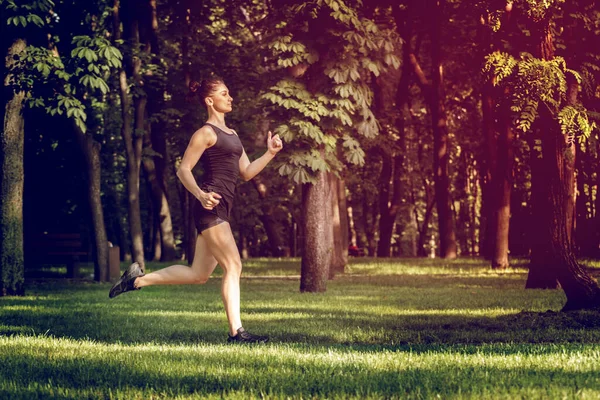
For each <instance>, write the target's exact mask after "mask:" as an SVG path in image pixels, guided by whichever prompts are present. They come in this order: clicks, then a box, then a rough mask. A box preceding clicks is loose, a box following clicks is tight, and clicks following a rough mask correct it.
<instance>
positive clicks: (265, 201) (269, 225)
mask: <svg viewBox="0 0 600 400" xmlns="http://www.w3.org/2000/svg"><path fill="white" fill-rule="evenodd" d="M252 184H253V185H254V188H255V189H256V191H257V192H258V197H259V198H260V200H261V202H260V207H261V210H262V215H261V216H260V221H261V222H262V224H263V227H264V228H265V232H266V233H267V239H268V240H269V246H270V248H271V254H272V255H273V256H275V257H281V256H283V247H282V241H281V235H280V232H281V229H279V226H278V225H277V221H276V220H275V218H273V212H272V207H273V206H272V202H270V201H269V188H268V187H267V185H266V184H265V182H264V181H263V179H262V178H261V177H260V176H255V177H254V178H253V179H252Z"/></svg>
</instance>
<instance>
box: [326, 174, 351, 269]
mask: <svg viewBox="0 0 600 400" xmlns="http://www.w3.org/2000/svg"><path fill="white" fill-rule="evenodd" d="M327 178H328V181H329V190H330V191H331V220H332V229H333V233H332V234H333V252H332V255H331V264H330V266H329V279H333V278H334V277H335V275H336V274H338V273H343V272H344V269H345V268H346V264H347V263H348V231H347V230H346V232H344V230H343V227H342V214H343V211H342V210H343V209H341V208H340V198H339V192H340V178H339V177H337V176H335V175H334V174H333V173H328V177H327ZM344 236H345V238H346V239H344ZM344 244H345V246H346V247H344Z"/></svg>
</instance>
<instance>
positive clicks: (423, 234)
mask: <svg viewBox="0 0 600 400" xmlns="http://www.w3.org/2000/svg"><path fill="white" fill-rule="evenodd" d="M434 206H435V201H431V202H430V203H429V204H428V205H427V209H426V210H425V216H424V217H423V223H422V224H421V229H420V230H419V243H418V245H417V251H418V254H419V256H422V257H425V256H427V250H425V243H426V242H427V239H428V235H429V221H431V217H432V216H433V207H434ZM415 209H416V207H415ZM415 212H416V211H415ZM415 218H416V217H415Z"/></svg>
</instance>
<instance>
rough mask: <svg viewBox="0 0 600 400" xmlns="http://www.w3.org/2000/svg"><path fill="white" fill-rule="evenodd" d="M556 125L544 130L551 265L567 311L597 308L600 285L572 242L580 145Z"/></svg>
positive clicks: (547, 226) (546, 223)
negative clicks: (580, 261) (581, 263)
mask: <svg viewBox="0 0 600 400" xmlns="http://www.w3.org/2000/svg"><path fill="white" fill-rule="evenodd" d="M553 128H554V129H548V130H547V131H545V132H544V138H543V144H542V150H543V160H544V166H545V168H544V169H545V172H546V177H547V179H548V180H549V185H548V186H549V193H548V194H549V200H550V208H549V209H548V210H546V212H547V218H546V220H545V224H544V226H543V227H544V229H546V230H547V231H548V232H549V236H550V238H551V241H550V243H548V244H547V248H548V253H549V256H550V259H551V260H552V262H551V263H550V264H549V265H548V267H549V268H550V269H551V271H552V272H553V273H554V274H555V276H557V277H558V282H559V283H560V285H561V287H562V288H563V290H564V292H565V295H566V296H567V302H566V304H565V305H564V307H563V310H564V311H567V310H577V309H583V308H595V307H598V306H600V288H598V284H597V283H596V282H595V281H594V280H593V279H592V278H591V277H590V276H589V275H588V274H587V272H585V271H584V270H583V269H582V268H581V267H580V266H579V264H578V262H577V259H576V257H575V254H574V251H573V243H572V234H571V233H572V221H573V219H572V215H573V214H572V210H573V209H572V204H573V198H574V191H575V180H574V176H575V168H574V162H575V151H576V146H575V145H574V144H570V145H568V144H565V136H564V135H563V134H562V133H561V132H560V130H559V129H558V127H553ZM565 153H567V154H565Z"/></svg>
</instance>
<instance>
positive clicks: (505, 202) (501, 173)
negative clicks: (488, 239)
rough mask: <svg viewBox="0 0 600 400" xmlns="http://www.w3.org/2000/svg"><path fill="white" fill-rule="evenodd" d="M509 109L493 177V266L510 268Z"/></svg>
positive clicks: (511, 157)
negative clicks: (494, 230)
mask: <svg viewBox="0 0 600 400" xmlns="http://www.w3.org/2000/svg"><path fill="white" fill-rule="evenodd" d="M508 112H509V110H506V115H503V119H504V127H503V129H502V131H501V133H500V137H499V139H498V157H497V158H496V160H497V162H496V171H495V173H494V175H493V178H492V186H493V187H494V193H493V196H494V198H495V202H494V203H495V207H494V216H495V224H494V228H495V229H496V232H495V235H494V236H495V237H494V257H493V259H492V268H494V269H506V268H508V234H509V229H510V194H511V191H512V172H513V171H512V169H513V167H512V166H513V157H514V154H513V153H514V152H513V140H514V134H513V129H512V126H511V123H512V121H511V120H510V115H509V114H508Z"/></svg>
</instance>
